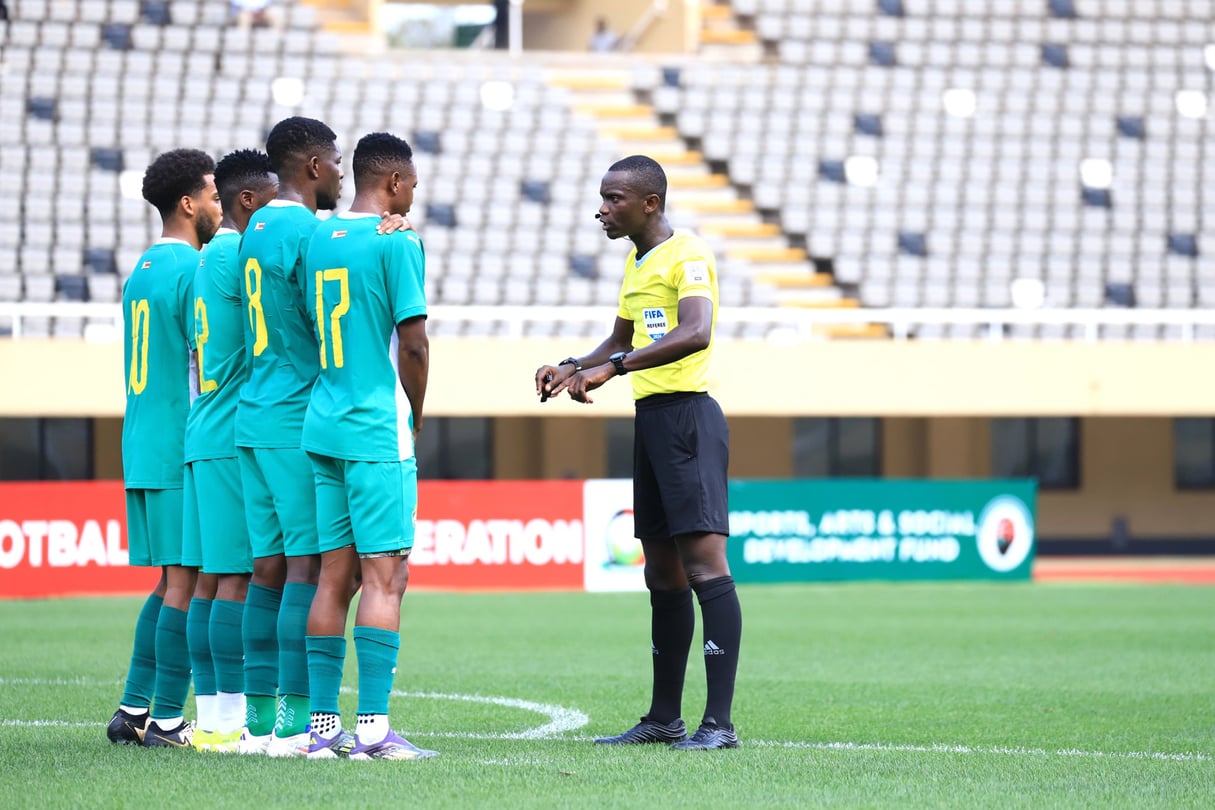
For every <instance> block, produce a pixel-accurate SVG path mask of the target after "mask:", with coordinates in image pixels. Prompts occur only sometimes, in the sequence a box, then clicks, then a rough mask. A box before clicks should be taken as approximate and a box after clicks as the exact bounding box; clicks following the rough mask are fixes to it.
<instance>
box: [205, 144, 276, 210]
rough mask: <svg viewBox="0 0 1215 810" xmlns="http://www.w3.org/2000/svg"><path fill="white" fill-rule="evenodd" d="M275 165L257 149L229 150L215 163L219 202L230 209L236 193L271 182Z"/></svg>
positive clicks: (225, 208) (226, 208)
mask: <svg viewBox="0 0 1215 810" xmlns="http://www.w3.org/2000/svg"><path fill="white" fill-rule="evenodd" d="M273 173H274V167H273V166H271V165H270V157H269V156H268V155H267V154H266V153H265V152H259V151H258V150H256V149H238V150H236V151H235V152H229V153H228V154H226V155H224V157H223V159H222V160H220V162H219V163H217V164H216V165H215V188H216V190H218V191H219V202H220V204H221V205H223V207H224V211H227V210H229V209H230V208H231V207H232V206H233V204H234V202H235V200H236V195H237V194H240V193H241V192H242V191H244V190H245V189H257V188H261V187H262V186H265V185H266V184H267V183H269V182H270V175H271V174H273Z"/></svg>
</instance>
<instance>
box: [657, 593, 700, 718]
mask: <svg viewBox="0 0 1215 810" xmlns="http://www.w3.org/2000/svg"><path fill="white" fill-rule="evenodd" d="M695 629H696V609H695V608H694V607H692V591H691V590H690V589H688V588H684V589H683V590H680V591H651V592H650V644H651V646H652V650H651V652H652V653H653V659H654V692H653V697H652V699H651V702H650V710H649V711H648V712H647V713H646V717H648V718H650V719H651V720H654V721H656V722H658V723H670V722H671V721H673V720H675V719H676V718H678V717H680V715H681V712H682V705H683V680H684V676H685V675H686V674H687V671H688V651H689V650H690V649H691V648H692V633H693V631H695Z"/></svg>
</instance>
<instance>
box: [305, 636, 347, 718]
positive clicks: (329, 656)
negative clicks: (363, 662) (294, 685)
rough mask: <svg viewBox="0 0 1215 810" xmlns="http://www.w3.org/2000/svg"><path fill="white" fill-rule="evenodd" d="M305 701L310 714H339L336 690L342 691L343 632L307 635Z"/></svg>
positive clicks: (344, 652) (344, 645)
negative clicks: (308, 691) (307, 688)
mask: <svg viewBox="0 0 1215 810" xmlns="http://www.w3.org/2000/svg"><path fill="white" fill-rule="evenodd" d="M306 641H307V645H308V682H309V685H310V686H311V688H312V695H311V699H310V700H309V705H310V706H311V711H312V713H313V714H318V713H323V714H340V712H339V710H338V693H339V692H341V691H342V668H343V666H344V665H345V663H346V638H345V637H344V636H308V638H307V640H306Z"/></svg>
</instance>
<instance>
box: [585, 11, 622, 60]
mask: <svg viewBox="0 0 1215 810" xmlns="http://www.w3.org/2000/svg"><path fill="white" fill-rule="evenodd" d="M619 44H620V35H619V34H617V33H616V32H615V31H613V30H612V29H611V28H610V27H609V26H608V21H607V18H606V17H600V18H599V19H598V20H596V21H595V33H594V34H592V35H591V50H592V51H594V52H595V53H607V52H608V51H614V50H616V46H617V45H619Z"/></svg>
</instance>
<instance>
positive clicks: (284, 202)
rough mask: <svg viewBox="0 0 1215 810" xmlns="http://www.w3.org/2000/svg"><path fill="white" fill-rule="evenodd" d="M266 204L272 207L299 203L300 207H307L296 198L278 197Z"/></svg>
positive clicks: (283, 206)
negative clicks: (285, 198) (281, 198)
mask: <svg viewBox="0 0 1215 810" xmlns="http://www.w3.org/2000/svg"><path fill="white" fill-rule="evenodd" d="M266 205H268V206H270V207H271V208H286V207H287V206H289V205H298V206H299V207H300V208H304V207H305V206H304V204H303V203H302V202H296V201H295V200H277V199H276V200H271V201H270V202H268V203H266Z"/></svg>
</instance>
